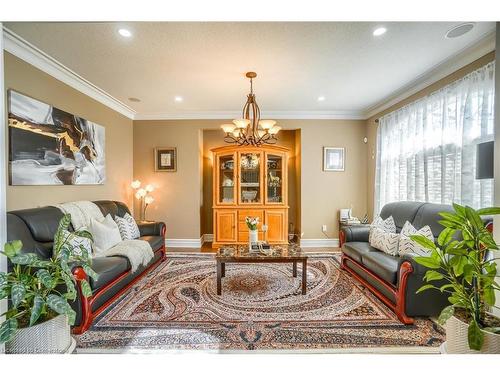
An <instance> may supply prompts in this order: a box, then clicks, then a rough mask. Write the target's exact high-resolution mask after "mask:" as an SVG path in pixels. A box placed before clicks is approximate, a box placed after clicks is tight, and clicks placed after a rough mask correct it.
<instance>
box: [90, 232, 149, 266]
mask: <svg viewBox="0 0 500 375" xmlns="http://www.w3.org/2000/svg"><path fill="white" fill-rule="evenodd" d="M114 255H119V256H122V257H126V258H128V260H129V262H130V267H131V268H132V272H135V271H136V270H137V269H138V268H139V266H146V265H147V264H148V263H149V261H150V260H151V259H153V257H154V253H153V249H152V248H151V245H150V244H149V242H147V241H142V240H125V241H122V242H120V243H118V244H116V245H115V246H113V247H112V248H111V249H108V250H105V251H102V252H100V253H99V255H97V256H105V257H110V256H114Z"/></svg>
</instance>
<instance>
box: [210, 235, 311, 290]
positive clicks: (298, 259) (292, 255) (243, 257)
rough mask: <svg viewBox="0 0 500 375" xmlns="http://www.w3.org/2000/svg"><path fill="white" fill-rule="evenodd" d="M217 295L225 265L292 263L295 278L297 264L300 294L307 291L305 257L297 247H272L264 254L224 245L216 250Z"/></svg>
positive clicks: (237, 246) (244, 247)
mask: <svg viewBox="0 0 500 375" xmlns="http://www.w3.org/2000/svg"><path fill="white" fill-rule="evenodd" d="M215 259H216V261H217V294H218V295H221V294H222V278H223V277H224V276H226V264H227V263H292V265H293V277H297V263H302V294H306V289H307V255H305V254H304V253H303V252H302V249H301V248H300V247H299V246H297V245H274V246H271V249H269V250H267V251H265V253H254V252H252V253H251V252H249V250H248V245H226V246H223V247H221V248H220V249H219V250H217V255H216V257H215Z"/></svg>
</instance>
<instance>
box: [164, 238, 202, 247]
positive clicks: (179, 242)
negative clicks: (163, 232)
mask: <svg viewBox="0 0 500 375" xmlns="http://www.w3.org/2000/svg"><path fill="white" fill-rule="evenodd" d="M201 245H202V238H167V239H166V240H165V246H167V248H169V247H192V248H200V247H201Z"/></svg>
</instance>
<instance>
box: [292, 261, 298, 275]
mask: <svg viewBox="0 0 500 375" xmlns="http://www.w3.org/2000/svg"><path fill="white" fill-rule="evenodd" d="M293 277H297V262H293Z"/></svg>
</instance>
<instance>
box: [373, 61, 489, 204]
mask: <svg viewBox="0 0 500 375" xmlns="http://www.w3.org/2000/svg"><path fill="white" fill-rule="evenodd" d="M494 75H495V65H494V63H493V62H491V63H489V64H487V65H485V66H484V67H482V68H480V69H478V70H476V71H474V72H472V73H470V74H468V75H466V76H465V77H464V78H462V79H460V80H458V81H456V82H453V83H452V84H450V85H448V86H445V87H444V88H442V89H441V90H439V91H436V92H434V93H432V94H430V95H428V96H426V97H424V98H422V99H420V100H418V101H416V102H413V103H411V104H409V105H407V106H405V107H403V108H401V109H398V110H397V111H394V112H391V113H389V114H387V115H385V116H383V117H381V118H380V120H379V127H378V130H377V164H376V178H375V213H378V212H379V211H380V209H381V208H382V207H383V206H384V205H385V204H386V203H389V202H394V201H403V200H409V201H424V202H433V203H443V204H451V203H452V202H456V203H459V204H463V205H469V206H472V207H474V208H480V207H486V206H491V205H493V180H476V179H475V175H476V145H477V144H478V143H482V142H487V141H491V140H493V136H494V134H493V131H494V123H493V122H494V118H493V114H494V87H495V78H494Z"/></svg>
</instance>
